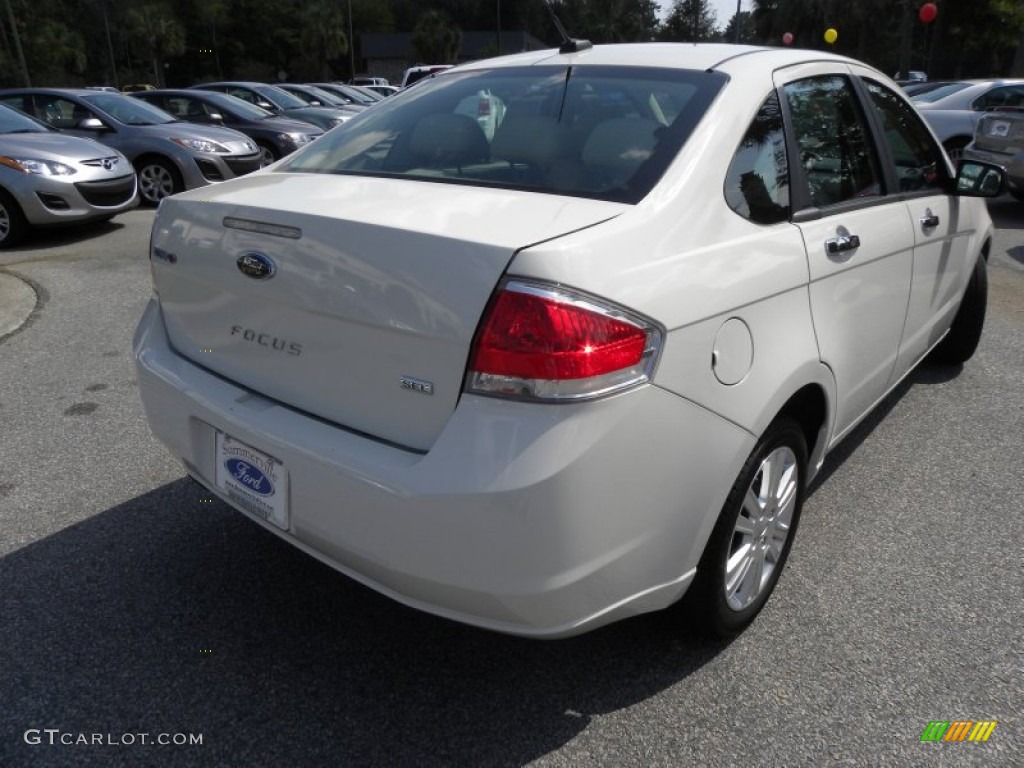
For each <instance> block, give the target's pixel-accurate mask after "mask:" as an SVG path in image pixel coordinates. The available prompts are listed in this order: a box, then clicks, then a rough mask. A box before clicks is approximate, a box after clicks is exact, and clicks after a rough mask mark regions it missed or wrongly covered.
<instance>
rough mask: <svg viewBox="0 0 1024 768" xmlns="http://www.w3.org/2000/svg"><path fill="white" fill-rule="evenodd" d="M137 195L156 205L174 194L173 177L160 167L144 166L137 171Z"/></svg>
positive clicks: (169, 172)
mask: <svg viewBox="0 0 1024 768" xmlns="http://www.w3.org/2000/svg"><path fill="white" fill-rule="evenodd" d="M139 193H140V194H141V195H142V196H143V197H144V198H145V199H146V200H148V201H149V202H151V203H158V202H160V201H161V200H163V199H164V198H165V197H168V196H170V195H173V194H174V177H173V176H172V175H171V171H170V170H169V169H168V168H165V167H164V166H162V165H156V164H153V165H146V166H143V167H142V169H141V170H140V171H139Z"/></svg>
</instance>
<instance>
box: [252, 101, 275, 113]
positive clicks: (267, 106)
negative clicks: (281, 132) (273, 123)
mask: <svg viewBox="0 0 1024 768" xmlns="http://www.w3.org/2000/svg"><path fill="white" fill-rule="evenodd" d="M256 106H257V107H262V108H263V109H266V110H268V111H270V112H277V111H279V110H278V108H277V107H275V106H274V105H273V104H271V103H270V102H269V101H257V102H256Z"/></svg>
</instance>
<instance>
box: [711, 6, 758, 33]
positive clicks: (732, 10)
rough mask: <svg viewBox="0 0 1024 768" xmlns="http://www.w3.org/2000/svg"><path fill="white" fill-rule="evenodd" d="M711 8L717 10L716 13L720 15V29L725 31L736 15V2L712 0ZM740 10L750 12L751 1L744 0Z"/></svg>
mask: <svg viewBox="0 0 1024 768" xmlns="http://www.w3.org/2000/svg"><path fill="white" fill-rule="evenodd" d="M711 7H712V8H714V9H715V13H716V14H717V15H718V28H719V29H725V28H726V27H727V26H728V25H729V21H730V20H732V17H733V16H735V15H736V0H711ZM740 10H743V11H749V10H750V2H749V0H743V4H742V7H741V8H740Z"/></svg>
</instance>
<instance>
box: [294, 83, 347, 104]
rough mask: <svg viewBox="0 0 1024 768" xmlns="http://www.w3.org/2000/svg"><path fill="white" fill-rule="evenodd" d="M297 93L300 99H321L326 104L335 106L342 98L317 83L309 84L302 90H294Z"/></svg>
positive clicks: (308, 100)
mask: <svg viewBox="0 0 1024 768" xmlns="http://www.w3.org/2000/svg"><path fill="white" fill-rule="evenodd" d="M292 93H295V95H296V96H298V97H299V98H300V99H303V100H304V101H306V102H307V103H312V102H314V101H319V102H320V103H321V104H323V105H324V106H329V107H333V106H335V105H337V104H339V103H341V101H342V100H341V99H340V98H338V97H337V96H335V95H334V94H333V93H328V92H327V91H325V90H323V89H322V88H317V87H316V86H315V85H307V86H305V87H304V88H303V89H302V90H301V91H298V92H294V91H293V92H292Z"/></svg>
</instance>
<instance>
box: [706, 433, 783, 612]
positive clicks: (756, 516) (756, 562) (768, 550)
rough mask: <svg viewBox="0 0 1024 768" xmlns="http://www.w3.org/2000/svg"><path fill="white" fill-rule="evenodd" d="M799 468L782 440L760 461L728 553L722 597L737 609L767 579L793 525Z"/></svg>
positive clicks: (750, 599)
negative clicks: (781, 442) (723, 594)
mask: <svg viewBox="0 0 1024 768" xmlns="http://www.w3.org/2000/svg"><path fill="white" fill-rule="evenodd" d="M799 482H800V470H799V465H798V462H797V458H796V454H795V453H793V451H792V449H791V448H789V446H786V445H783V446H779V447H778V448H776V449H775V450H774V451H772V452H771V453H770V454H768V455H767V456H766V457H765V458H764V460H763V461H762V462H761V466H760V467H759V468H758V471H757V473H756V474H755V475H754V479H753V480H752V481H751V483H750V487H749V488H748V489H747V492H746V494H745V496H744V498H743V505H742V507H741V508H740V511H739V515H738V516H737V518H736V524H735V527H734V528H733V535H732V543H731V545H730V547H729V549H728V551H727V553H726V559H725V563H724V568H725V598H726V602H727V603H728V605H729V607H730V608H731V609H733V610H734V611H741V610H743V609H744V608H746V607H747V606H749V605H750V604H751V603H753V602H754V600H756V599H757V597H758V596H759V595H760V594H761V592H762V591H763V590H764V589H765V587H766V586H767V585H768V584H770V583H771V577H772V573H773V572H774V571H775V568H776V567H777V566H778V565H779V562H780V560H781V559H782V553H783V550H784V548H785V545H786V539H788V538H789V533H790V530H791V529H792V525H793V513H794V511H795V510H796V504H797V496H798V488H799Z"/></svg>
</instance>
